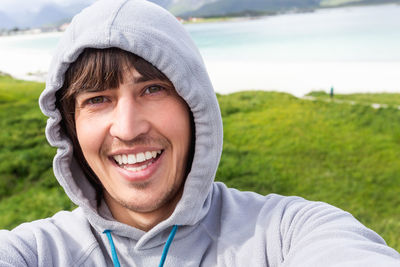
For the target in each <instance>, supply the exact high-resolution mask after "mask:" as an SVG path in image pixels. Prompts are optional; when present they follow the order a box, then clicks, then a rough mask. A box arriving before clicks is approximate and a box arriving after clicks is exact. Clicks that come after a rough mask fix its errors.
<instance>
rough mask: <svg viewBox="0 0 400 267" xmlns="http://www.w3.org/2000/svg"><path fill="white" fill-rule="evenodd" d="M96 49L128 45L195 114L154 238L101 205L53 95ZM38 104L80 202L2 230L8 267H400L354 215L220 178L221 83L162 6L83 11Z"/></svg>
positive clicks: (62, 172) (116, 0)
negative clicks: (184, 164)
mask: <svg viewBox="0 0 400 267" xmlns="http://www.w3.org/2000/svg"><path fill="white" fill-rule="evenodd" d="M87 47H92V48H108V47H118V48H121V49H123V50H127V51H130V52H132V53H134V54H136V55H138V56H140V57H142V58H144V59H145V60H147V61H148V62H150V63H152V64H153V65H154V66H156V67H157V68H158V69H159V70H161V71H162V72H163V73H164V74H165V75H166V76H167V77H168V78H169V79H170V81H171V82H172V83H173V85H174V87H175V89H176V90H177V92H178V94H179V95H180V96H181V97H182V98H183V99H184V100H185V101H186V102H187V104H188V106H189V107H190V109H191V111H192V113H193V117H194V122H195V129H196V132H195V149H194V151H195V152H194V158H193V164H192V169H191V171H190V173H189V174H188V177H187V179H186V182H185V185H184V191H183V195H182V198H181V199H180V201H179V203H178V204H177V206H176V208H175V210H174V212H173V214H172V215H171V216H170V217H169V218H168V219H166V220H164V221H162V222H160V223H159V224H158V225H156V226H155V227H154V228H152V229H151V230H150V231H148V232H144V231H142V230H139V229H136V228H133V227H131V226H128V225H126V224H123V223H120V222H118V221H116V220H114V219H113V217H112V215H111V213H110V211H109V210H108V208H107V206H106V205H104V203H103V205H101V206H100V208H98V207H97V203H96V193H95V190H94V188H93V187H92V185H91V184H90V183H89V182H88V180H87V179H86V178H85V175H84V174H83V172H82V170H81V169H80V167H79V165H78V164H77V162H76V160H75V159H74V158H73V154H72V144H71V141H70V140H69V139H68V138H67V137H66V136H65V134H64V133H63V132H62V130H61V126H60V120H61V116H60V112H59V111H58V110H57V109H56V106H55V101H56V98H55V93H56V91H57V90H58V89H60V87H61V86H62V84H63V79H64V73H65V72H66V70H67V69H68V66H69V64H70V63H71V62H74V61H75V60H76V59H77V57H78V55H79V54H80V53H81V52H82V51H83V49H84V48H87ZM40 107H41V109H42V111H43V113H44V114H45V115H47V116H48V117H49V119H48V122H47V128H46V136H47V139H48V141H49V143H50V144H51V145H52V146H55V147H57V148H58V150H57V154H56V156H55V158H54V173H55V176H56V178H57V179H58V181H59V183H60V184H61V186H62V187H63V188H64V190H65V192H66V194H67V195H68V196H69V198H70V199H71V200H72V201H73V202H74V203H75V204H76V205H78V206H79V207H78V208H77V209H75V210H74V211H72V212H67V211H62V212H59V213H57V214H55V215H54V216H53V217H51V218H47V219H43V220H38V221H34V222H31V223H25V224H22V225H20V226H18V227H17V228H15V229H14V230H12V231H5V230H2V231H0V266H43V267H44V266H46V267H47V266H99V267H100V266H119V265H118V264H120V265H121V266H157V265H159V263H160V259H161V257H162V255H163V256H164V257H166V261H165V266H296V267H298V266H363V267H365V266H400V255H399V254H398V253H397V252H396V251H395V250H393V249H391V248H389V247H387V246H386V244H385V242H384V240H383V239H382V238H381V237H380V236H379V235H377V234H376V233H374V232H373V231H371V230H369V229H367V228H366V227H364V226H363V225H362V224H361V223H359V222H358V221H357V220H356V219H354V218H353V217H352V216H351V215H350V214H349V213H347V212H344V211H342V210H340V209H337V208H335V207H332V206H330V205H327V204H325V203H320V202H310V201H306V200H304V199H302V198H299V197H283V196H279V195H274V194H271V195H268V196H261V195H258V194H255V193H251V192H240V191H237V190H235V189H229V188H227V187H226V186H225V185H224V184H222V183H214V176H215V173H216V170H217V167H218V163H219V159H220V156H221V150H222V136H223V133H222V122H221V115H220V110H219V107H218V103H217V100H216V97H215V94H214V91H213V87H212V85H211V83H210V80H209V77H208V74H207V72H206V69H205V67H204V64H203V61H202V59H201V56H200V54H199V52H198V50H197V48H196V46H195V45H194V43H193V41H192V40H191V38H190V37H189V35H188V34H187V32H186V31H185V30H184V28H183V27H182V25H181V24H180V23H179V22H178V21H177V20H176V18H175V17H173V16H172V15H171V14H169V13H168V12H167V11H165V10H163V9H162V8H161V7H158V6H157V5H154V4H152V3H149V2H146V1H144V0H113V1H111V0H108V1H107V0H104V1H98V2H96V3H95V4H94V5H92V6H91V7H89V8H87V9H85V10H83V11H82V12H81V13H80V14H79V15H77V16H76V17H75V18H74V19H73V21H72V24H71V25H70V26H69V28H68V29H67V31H66V32H65V34H64V35H63V38H62V40H61V41H60V44H59V46H58V49H57V51H56V54H55V56H54V60H53V62H52V65H51V67H50V71H49V76H48V80H47V83H46V89H45V90H44V92H43V93H42V95H41V97H40ZM174 225H178V226H179V227H178V230H177V231H176V233H175V237H173V235H172V236H171V234H170V233H171V229H174V228H173V226H174ZM174 230H175V229H174ZM167 240H169V241H168V242H167ZM171 241H172V242H171ZM166 243H168V244H167V245H166ZM168 246H170V247H169V250H168ZM167 253H168V254H167Z"/></svg>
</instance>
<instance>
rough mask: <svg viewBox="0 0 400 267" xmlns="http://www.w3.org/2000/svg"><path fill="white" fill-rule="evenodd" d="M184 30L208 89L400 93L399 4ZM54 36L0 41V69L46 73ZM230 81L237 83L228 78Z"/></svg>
mask: <svg viewBox="0 0 400 267" xmlns="http://www.w3.org/2000/svg"><path fill="white" fill-rule="evenodd" d="M185 28H186V29H187V30H188V31H189V33H190V35H191V36H192V37H193V39H194V41H195V43H196V44H197V45H198V47H199V49H200V52H201V54H202V55H203V57H204V59H205V63H206V65H207V68H208V70H209V72H210V76H211V79H212V81H213V83H214V85H215V88H216V91H220V92H230V91H237V90H243V89H268V90H279V91H288V92H292V93H295V94H303V93H305V92H306V91H310V90H315V89H327V88H329V87H330V86H332V85H340V86H339V88H343V91H346V92H350V91H352V90H353V89H354V90H355V89H357V90H359V91H371V90H372V91H383V90H387V91H396V90H398V91H399V92H400V88H399V87H398V85H397V84H398V78H397V77H395V76H396V73H397V71H398V73H399V74H400V5H394V4H391V5H380V6H366V7H348V8H337V9H324V10H318V11H316V12H312V13H300V14H283V15H277V16H269V17H263V18H256V19H238V20H234V21H225V22H217V23H199V24H186V25H185ZM60 36H61V33H53V34H41V35H31V36H15V37H2V38H0V59H1V60H0V70H2V71H5V72H9V73H11V74H13V75H15V76H18V77H24V78H26V73H28V72H46V70H47V68H48V66H49V63H50V60H51V55H52V53H53V51H54V49H55V47H56V44H57V42H58V40H59V38H60ZM321 70H324V71H321ZM348 72H354V73H353V74H352V75H348ZM24 75H25V76H24ZM238 76H241V80H237V78H236V80H235V79H233V77H238ZM365 76H367V77H368V76H371V77H372V76H374V79H375V80H370V81H369V80H368V79H364V78H363V77H365ZM397 76H398V75H397ZM28 78H29V77H28ZM382 80H384V81H385V82H384V83H379V81H382ZM290 81H293V82H292V83H291V82H290ZM356 87H357V88H356ZM377 87H380V88H377ZM363 89H364V90H363ZM296 90H297V91H296ZM339 90H340V89H339ZM354 90H353V91H354Z"/></svg>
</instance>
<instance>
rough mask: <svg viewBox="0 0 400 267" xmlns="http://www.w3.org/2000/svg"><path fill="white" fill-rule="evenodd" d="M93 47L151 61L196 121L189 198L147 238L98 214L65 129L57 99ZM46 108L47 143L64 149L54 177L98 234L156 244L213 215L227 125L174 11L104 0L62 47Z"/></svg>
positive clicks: (133, 0) (75, 25)
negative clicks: (174, 229)
mask: <svg viewBox="0 0 400 267" xmlns="http://www.w3.org/2000/svg"><path fill="white" fill-rule="evenodd" d="M89 47H90V48H109V47H117V48H120V49H123V50H126V51H129V52H132V53H134V54H136V55H138V56H140V57H142V58H143V59H145V60H147V61H148V62H150V63H151V64H153V65H154V66H155V67H157V68H158V69H159V70H160V71H162V72H163V73H164V74H165V75H166V76H167V77H168V78H169V80H170V81H171V82H172V83H173V85H174V86H175V89H176V91H177V92H178V94H179V95H180V96H181V97H182V98H183V99H184V100H185V101H186V102H187V104H188V106H189V108H190V109H191V111H192V113H193V117H194V123H195V129H196V130H195V149H194V158H193V163H192V169H191V171H190V173H189V174H188V177H187V179H186V182H185V185H184V191H183V195H182V198H181V200H180V201H179V203H178V205H177V207H176V208H175V211H174V212H173V214H172V215H171V216H170V217H169V218H168V219H167V220H165V221H163V222H161V223H159V224H158V225H157V226H155V227H154V228H153V229H151V230H150V231H149V232H147V233H145V232H143V231H141V230H138V229H135V228H133V227H130V226H128V225H125V224H122V223H119V222H116V221H114V220H112V219H110V218H109V217H108V216H104V217H103V216H100V215H99V214H98V209H97V203H96V193H95V190H94V188H93V187H92V185H91V184H90V183H89V181H88V180H87V179H86V177H85V175H84V174H83V171H82V170H81V169H80V167H79V165H78V163H77V162H76V160H75V159H74V157H73V151H72V143H71V141H70V140H69V139H68V138H67V137H66V135H65V133H64V132H63V130H62V127H61V125H60V121H61V115H60V112H59V110H57V108H56V104H55V103H56V96H55V93H56V91H57V90H59V89H60V88H61V87H62V85H63V82H64V74H65V72H66V70H67V69H68V67H69V65H70V64H71V63H72V62H74V61H75V60H76V59H77V57H78V56H79V54H80V53H81V52H82V51H83V50H84V49H85V48H89ZM39 104H40V108H41V110H42V112H43V113H44V114H45V115H46V116H48V117H49V119H48V121H47V127H46V136H47V139H48V141H49V143H50V144H51V145H52V146H55V147H57V148H58V149H57V154H56V156H55V158H54V163H53V167H54V173H55V176H56V178H57V180H58V182H59V183H60V184H61V186H62V187H63V188H64V190H65V192H66V194H67V195H68V196H69V198H70V199H71V200H72V201H73V202H74V203H75V204H76V205H78V206H79V207H81V208H82V209H83V211H84V212H85V215H86V217H87V218H88V220H89V222H90V223H91V224H92V226H93V227H94V228H95V229H96V230H98V231H102V230H104V229H110V230H112V231H113V233H116V234H119V235H123V236H129V237H130V238H134V239H137V240H139V239H140V238H142V237H143V236H144V235H146V236H147V238H146V239H149V238H151V237H152V236H155V235H156V234H158V233H160V232H161V231H163V230H165V229H166V228H168V227H170V226H171V225H174V224H177V225H183V226H185V225H186V226H190V225H194V224H196V223H197V222H199V220H201V219H202V218H203V217H204V216H205V214H206V213H207V211H208V209H209V205H210V198H211V194H210V191H211V190H212V183H213V180H214V176H215V173H216V170H217V167H218V163H219V159H220V156H221V151H222V136H223V133H222V120H221V115H220V110H219V106H218V102H217V99H216V96H215V93H214V90H213V87H212V84H211V82H210V79H209V77H208V74H207V71H206V69H205V66H204V63H203V60H202V58H201V55H200V53H199V51H198V49H197V47H196V46H195V44H194V43H193V41H192V40H191V38H190V36H189V34H188V33H187V32H186V30H185V29H184V27H183V26H182V25H181V23H180V22H178V21H177V19H176V18H175V17H174V16H173V15H171V14H170V13H169V12H168V11H166V10H164V9H163V8H161V7H159V6H157V5H155V4H153V3H150V2H147V1H144V0H128V1H127V0H114V1H110V0H104V1H103V0H100V1H97V2H96V3H95V4H93V5H92V6H90V7H88V8H86V9H84V10H83V11H82V12H81V13H80V14H78V15H76V16H75V17H74V18H73V20H72V22H71V24H70V26H69V27H68V29H67V30H66V32H65V33H64V35H63V37H62V38H61V40H60V43H59V45H58V47H57V49H56V52H55V55H54V58H53V61H52V63H51V66H50V70H49V73H48V79H47V82H46V88H45V90H44V91H43V93H42V94H41V96H40V100H39ZM106 217H108V218H109V219H107V218H106Z"/></svg>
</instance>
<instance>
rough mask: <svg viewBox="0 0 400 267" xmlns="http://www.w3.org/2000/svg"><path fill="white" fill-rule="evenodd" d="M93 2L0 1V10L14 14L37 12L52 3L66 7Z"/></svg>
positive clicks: (75, 0)
mask: <svg viewBox="0 0 400 267" xmlns="http://www.w3.org/2000/svg"><path fill="white" fill-rule="evenodd" d="M94 1H95V0H0V10H1V11H5V12H6V13H9V12H11V13H15V12H21V11H22V10H21V9H23V10H24V11H37V10H39V8H40V7H41V6H43V5H45V4H48V3H54V4H58V5H61V6H67V5H72V4H78V3H85V2H88V3H93V2H94Z"/></svg>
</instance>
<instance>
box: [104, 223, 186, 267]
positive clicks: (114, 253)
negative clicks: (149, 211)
mask: <svg viewBox="0 0 400 267" xmlns="http://www.w3.org/2000/svg"><path fill="white" fill-rule="evenodd" d="M177 230H178V225H174V226H173V227H172V230H171V233H169V236H168V239H167V242H166V243H165V245H164V249H163V252H162V255H161V260H160V264H159V265H158V267H163V266H164V262H165V259H166V258H167V254H168V250H169V247H170V246H171V243H172V241H173V240H174V237H175V233H176V231H177ZM103 234H106V235H107V238H108V242H109V243H110V247H111V255H112V260H113V263H114V267H120V266H121V265H120V263H119V260H118V255H117V251H116V250H115V246H114V241H113V238H112V236H111V230H105V231H104V232H103Z"/></svg>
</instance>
